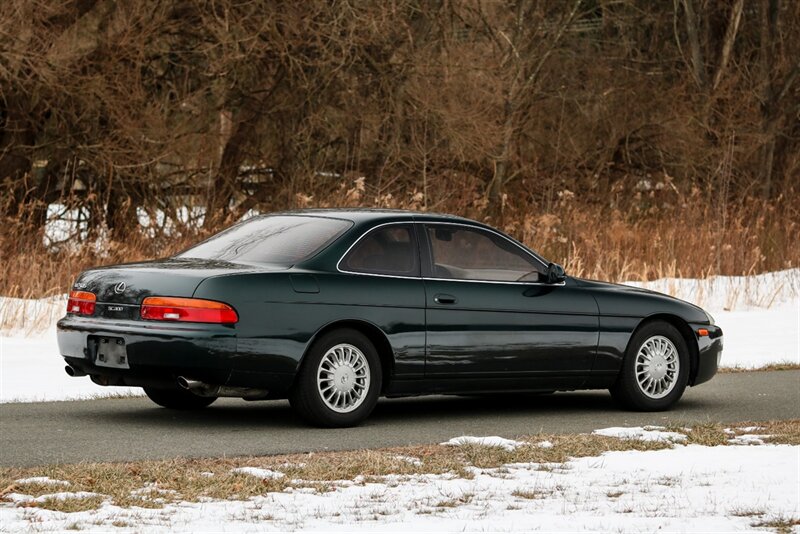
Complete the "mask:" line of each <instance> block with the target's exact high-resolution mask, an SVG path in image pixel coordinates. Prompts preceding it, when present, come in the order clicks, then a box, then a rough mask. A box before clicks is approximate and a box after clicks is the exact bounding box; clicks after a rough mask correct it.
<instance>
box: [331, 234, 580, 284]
mask: <svg viewBox="0 0 800 534" xmlns="http://www.w3.org/2000/svg"><path fill="white" fill-rule="evenodd" d="M412 224H421V225H425V224H449V225H451V226H464V227H467V228H472V229H476V230H484V231H487V232H491V233H493V234H495V235H498V236H500V237H501V238H503V239H505V240H506V241H508V242H510V243H512V244H514V245H516V246H517V247H518V248H519V249H521V250H522V251H523V252H525V253H526V254H527V255H529V256H530V257H531V258H533V259H535V260H536V261H538V262H539V263H541V264H542V265H544V266H545V267H547V264H546V263H545V262H544V261H542V259H541V258H539V257H538V256H536V255H535V254H533V253H532V252H531V251H530V250H528V249H527V248H525V247H524V246H522V245H520V244H519V243H517V242H516V241H514V240H512V239H510V238H509V237H508V236H505V235H503V234H501V233H500V232H498V231H496V230H493V229H491V228H484V227H482V226H476V225H474V224H467V223H457V222H439V221H392V222H387V223H381V224H378V225H376V226H373V227H372V228H369V229H367V230H366V231H364V233H362V234H361V235H360V236H359V237H358V239H356V240H355V241H353V244H352V245H350V246H349V247H347V250H345V251H344V254H342V257H341V258H339V261H338V262H337V263H336V270H337V271H339V272H340V273H342V274H356V275H360V276H380V277H382V278H398V279H401V280H433V281H439V282H469V283H473V284H475V283H478V284H503V285H509V284H513V285H520V284H524V285H529V286H547V287H558V286H563V285H566V282H558V283H556V284H548V283H546V282H526V281H505V280H467V279H463V278H434V277H431V276H403V275H394V274H381V273H361V272H358V271H348V270H345V269H342V268H341V264H342V261H344V259H345V258H346V257H347V255H348V254H349V253H350V250H352V248H353V247H355V246H356V245H357V244H358V243H359V241H361V240H362V239H364V237H366V235H367V234H369V233H370V232H372V231H373V230H376V229H378V228H381V227H384V226H389V225H406V226H407V225H412ZM417 245H419V238H417ZM419 259H420V269H421V268H422V265H421V262H422V257H421V255H420V258H419Z"/></svg>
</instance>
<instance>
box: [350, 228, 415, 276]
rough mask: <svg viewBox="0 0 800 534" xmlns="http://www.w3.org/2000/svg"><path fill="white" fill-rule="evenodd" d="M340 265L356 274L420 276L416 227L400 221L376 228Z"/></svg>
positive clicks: (356, 245)
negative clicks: (399, 222)
mask: <svg viewBox="0 0 800 534" xmlns="http://www.w3.org/2000/svg"><path fill="white" fill-rule="evenodd" d="M341 268H342V270H344V271H351V272H357V273H369V274H387V275H396V276H419V253H418V250H417V240H416V238H415V235H414V229H413V228H412V227H411V226H410V225H407V224H403V225H400V224H397V225H391V226H385V227H382V228H378V229H376V230H373V231H372V232H370V233H369V234H367V235H366V236H365V237H362V238H361V239H360V240H359V241H358V242H357V243H356V244H355V246H354V247H353V248H352V250H351V251H350V252H349V253H348V254H347V256H345V258H344V260H342V264H341Z"/></svg>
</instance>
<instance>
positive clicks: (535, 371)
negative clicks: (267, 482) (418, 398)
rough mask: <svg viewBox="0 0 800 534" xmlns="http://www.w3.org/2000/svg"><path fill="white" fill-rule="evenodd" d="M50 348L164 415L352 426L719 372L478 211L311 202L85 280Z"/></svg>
mask: <svg viewBox="0 0 800 534" xmlns="http://www.w3.org/2000/svg"><path fill="white" fill-rule="evenodd" d="M58 343H59V347H60V351H61V354H62V355H63V356H64V358H65V360H66V361H67V364H68V365H67V372H68V373H69V374H70V375H72V376H85V375H89V376H91V379H92V380H93V381H94V382H95V383H97V384H101V385H106V386H141V387H143V388H144V390H145V392H146V393H147V395H148V396H149V397H150V398H151V399H152V400H153V401H155V402H156V403H157V404H159V405H161V406H164V407H167V408H176V409H193V408H202V407H205V406H208V405H209V404H211V403H212V402H213V401H214V400H215V399H216V398H217V397H241V398H244V399H248V400H260V399H281V398H288V399H289V400H290V402H291V404H292V406H293V407H294V408H295V409H296V410H297V412H298V413H299V414H300V415H301V416H303V417H304V418H305V419H306V420H308V421H310V422H312V423H314V424H318V425H324V426H349V425H355V424H358V423H359V422H361V421H363V420H364V418H366V417H367V416H368V415H369V413H370V412H371V411H372V409H373V408H374V407H375V404H376V402H377V400H378V397H379V396H381V395H384V396H405V395H420V394H433V393H443V394H478V393H480V394H486V393H495V392H512V391H534V392H552V391H556V390H574V389H594V388H608V389H610V391H611V394H612V395H613V396H614V398H615V399H616V400H617V401H619V403H620V404H622V405H623V406H625V407H628V408H631V409H636V410H664V409H668V408H670V407H671V406H672V405H674V404H675V403H676V402H677V401H678V399H679V398H680V397H681V395H682V394H683V391H684V389H685V388H686V386H687V385H691V386H694V385H697V384H700V383H702V382H705V381H707V380H709V379H710V378H711V377H712V376H714V374H715V373H716V371H717V365H718V363H719V359H720V356H721V353H722V330H721V329H720V328H719V327H717V326H715V325H714V321H713V319H712V318H711V317H710V316H709V315H708V314H707V313H706V312H704V311H703V310H702V309H700V308H698V307H697V306H693V305H691V304H688V303H686V302H683V301H680V300H677V299H674V298H671V297H668V296H666V295H662V294H659V293H654V292H651V291H646V290H642V289H636V288H632V287H626V286H621V285H615V284H609V283H604V282H595V281H589V280H581V279H578V278H573V277H570V276H566V275H565V274H564V270H563V269H562V268H561V267H560V266H558V265H556V264H553V263H549V262H547V261H546V260H545V259H543V258H542V257H540V256H539V255H537V254H536V253H534V252H532V251H531V250H529V249H527V248H526V247H525V246H523V245H522V244H520V243H519V242H517V241H515V240H514V239H512V238H510V237H508V236H507V235H505V234H502V233H501V232H498V231H497V230H494V229H492V228H490V227H488V226H485V225H483V224H480V223H477V222H475V221H471V220H468V219H463V218H459V217H451V216H446V215H433V214H427V213H412V212H402V211H388V210H379V211H375V210H308V211H295V212H287V213H277V214H273V215H267V216H262V217H257V218H254V219H249V220H247V221H245V222H242V223H239V224H237V225H235V226H233V227H231V228H229V229H227V230H225V231H224V232H221V233H219V234H217V235H216V236H214V237H212V238H210V239H208V240H207V241H205V242H203V243H200V244H199V245H197V246H195V247H193V248H190V249H189V250H187V251H185V252H183V253H181V254H178V255H176V256H174V257H171V258H167V259H162V260H157V261H152V262H144V263H135V264H126V265H114V266H110V267H102V268H97V269H92V270H89V271H86V272H84V273H83V274H81V276H80V277H79V278H78V280H77V281H76V282H75V286H74V288H73V291H72V292H71V294H70V300H69V304H68V309H67V315H66V317H64V318H63V319H61V321H59V323H58Z"/></svg>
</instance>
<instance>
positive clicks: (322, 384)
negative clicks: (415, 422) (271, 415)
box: [289, 328, 381, 427]
mask: <svg viewBox="0 0 800 534" xmlns="http://www.w3.org/2000/svg"><path fill="white" fill-rule="evenodd" d="M380 391H381V362H380V358H379V357H378V352H377V350H375V347H374V346H373V345H372V343H371V342H370V341H369V339H367V337H366V336H365V335H364V334H362V333H361V332H359V331H357V330H352V329H349V328H348V329H341V330H334V331H331V332H328V333H327V334H325V335H323V336H322V337H321V338H320V339H319V340H317V341H316V342H315V343H314V345H313V346H312V347H311V349H310V350H309V352H308V354H306V356H305V358H303V362H302V364H301V366H300V371H299V372H298V375H297V379H296V381H295V384H294V386H293V387H292V390H291V392H290V394H289V402H290V403H291V405H292V408H294V409H295V410H296V411H297V413H298V414H299V415H300V416H301V417H302V418H303V419H305V420H306V421H308V422H310V423H312V424H314V425H318V426H324V427H348V426H355V425H357V424H359V423H361V422H362V421H363V420H364V419H366V418H367V416H369V414H370V413H371V412H372V410H373V409H374V408H375V405H376V404H377V402H378V396H379V394H380Z"/></svg>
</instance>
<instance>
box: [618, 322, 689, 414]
mask: <svg viewBox="0 0 800 534" xmlns="http://www.w3.org/2000/svg"><path fill="white" fill-rule="evenodd" d="M647 343H649V345H648V346H647V347H646V346H645V344H647ZM672 349H674V351H676V352H677V355H676V357H675V358H674V361H676V362H677V372H674V371H673V372H672V373H671V374H670V373H669V369H670V365H671V363H670V361H671V358H672V356H667V357H666V358H665V357H664V356H662V354H668V355H671V354H672ZM640 351H641V353H642V356H641V357H640ZM647 355H650V356H651V359H650V360H648V359H647ZM637 361H638V363H637ZM646 362H655V363H654V364H653V365H652V366H648V364H647V363H646ZM659 365H660V366H659ZM637 369H638V372H639V376H640V377H641V379H642V381H644V384H642V383H640V380H639V378H637ZM661 373H664V374H663V375H662V374H661ZM662 376H663V377H666V379H664V378H659V377H662ZM669 376H672V377H673V378H672V380H671V381H670V380H669ZM648 378H649V379H650V380H649V381H648V380H647V379H648ZM688 382H689V348H688V346H687V345H686V341H685V340H684V338H683V336H682V335H681V333H680V332H678V329H677V328H675V327H674V326H672V325H671V324H669V323H667V322H664V321H653V322H651V323H647V324H645V325H644V326H642V327H640V328H639V329H638V330H637V331H636V332H634V334H633V336H632V337H631V340H630V342H629V343H628V348H627V350H626V351H625V358H624V359H623V361H622V369H621V370H620V373H619V376H618V377H617V381H616V383H615V384H614V385H613V386H612V387H611V388H610V390H609V391H610V392H611V396H612V397H613V399H614V401H615V402H616V403H617V404H619V405H620V406H622V407H623V408H627V409H629V410H635V411H639V412H658V411H663V410H669V409H670V408H672V407H673V406H674V405H675V403H677V402H678V400H679V399H680V398H681V396H682V395H683V392H684V390H685V389H686V385H687V383H688ZM665 383H666V385H664V386H662V385H661V384H665ZM670 384H671V385H670ZM662 389H663V390H662Z"/></svg>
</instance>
